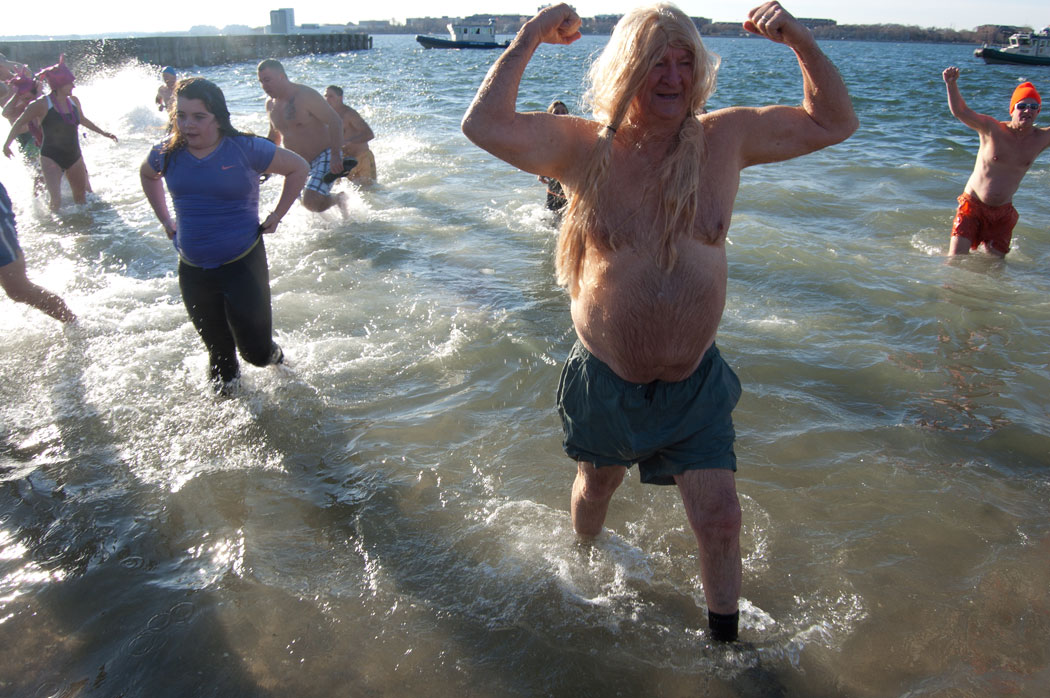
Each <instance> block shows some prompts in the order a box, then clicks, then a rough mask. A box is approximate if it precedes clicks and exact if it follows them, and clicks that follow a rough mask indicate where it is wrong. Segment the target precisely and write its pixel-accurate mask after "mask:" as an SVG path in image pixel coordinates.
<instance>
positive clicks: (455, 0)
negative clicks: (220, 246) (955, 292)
mask: <svg viewBox="0 0 1050 698" xmlns="http://www.w3.org/2000/svg"><path fill="white" fill-rule="evenodd" d="M542 4H545V3H540V2H529V1H528V0H444V1H442V2H433V1H432V0H426V1H423V0H391V1H390V2H386V3H383V5H382V9H380V8H379V7H378V6H370V5H369V4H367V3H360V4H357V3H355V5H353V6H349V5H347V4H343V3H339V2H330V1H329V2H321V1H319V0H305V1H296V0H291V1H286V0H273V2H272V3H270V4H263V3H260V2H258V0H251V2H249V1H248V0H229V1H228V2H225V3H216V4H215V5H212V6H209V7H208V8H207V12H190V11H181V10H183V8H186V9H187V10H189V9H196V8H197V7H200V6H193V5H180V4H178V3H176V4H175V5H170V6H158V5H154V4H150V3H143V2H138V1H136V2H132V1H131V0H110V1H108V2H105V3H89V2H84V1H83V0H79V1H78V2H72V1H70V0H52V2H49V3H48V4H47V5H46V6H44V7H42V6H36V5H33V4H32V3H25V2H22V3H14V2H12V3H8V7H6V8H5V9H4V12H3V21H2V24H0V32H2V35H3V36H20V35H43V36H64V35H71V34H79V35H88V34H121V33H129V32H180V31H188V30H189V29H190V28H191V27H193V26H199V25H205V26H208V25H210V26H214V27H218V28H220V29H221V28H222V27H225V26H230V25H246V26H250V27H260V26H265V25H268V24H269V22H270V10H276V9H279V8H282V7H290V8H292V9H293V10H295V21H296V23H297V24H309V23H312V24H346V23H347V22H355V23H356V22H361V21H365V20H392V21H395V22H397V23H403V22H404V21H405V19H407V18H409V17H427V16H430V17H441V16H446V15H447V16H449V17H463V16H469V15H473V14H494V15H502V14H521V15H530V14H533V13H534V12H536V10H537V8H538V7H539V6H541V5H542ZM571 4H573V6H574V7H576V9H577V11H578V12H579V13H580V14H581V15H582V16H585V17H593V16H595V15H609V14H623V13H624V12H625V11H627V10H629V9H630V8H631V7H634V6H636V5H638V4H641V3H639V2H637V1H636V0H581V1H580V2H576V3H571ZM677 4H678V6H679V7H681V8H682V9H683V10H684V11H686V12H687V13H689V14H690V15H692V16H701V17H707V18H710V19H712V20H714V21H716V22H742V21H743V20H744V18H745V16H746V15H747V12H748V11H749V10H750V9H751V8H753V7H755V6H756V5H758V4H760V3H758V2H757V1H756V0H724V1H722V2H700V1H697V0H684V1H682V2H678V3H677ZM783 4H784V7H785V8H786V9H787V10H788V11H790V12H791V13H792V14H794V15H795V16H798V17H818V18H824V19H833V20H835V21H836V22H838V23H839V24H907V25H917V26H920V27H939V28H949V29H965V30H968V29H973V28H975V27H977V26H980V25H984V24H997V25H1015V26H1022V25H1027V26H1031V27H1034V28H1036V29H1039V28H1041V27H1044V26H1047V25H1048V24H1050V3H1048V2H1047V1H1046V0H999V1H998V2H987V0H958V1H957V2H950V3H949V2H943V1H942V2H915V1H914V0H879V1H877V2H876V1H872V0H862V1H861V2H853V3H843V2H841V1H840V0H799V1H798V2H791V1H785V2H784V3H783ZM165 7H169V8H170V9H164V8H165Z"/></svg>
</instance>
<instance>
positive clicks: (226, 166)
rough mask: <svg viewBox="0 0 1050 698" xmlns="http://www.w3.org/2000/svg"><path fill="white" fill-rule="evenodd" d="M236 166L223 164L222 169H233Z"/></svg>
mask: <svg viewBox="0 0 1050 698" xmlns="http://www.w3.org/2000/svg"><path fill="white" fill-rule="evenodd" d="M234 167H237V166H236V165H223V166H222V169H224V170H232V169H233V168H234Z"/></svg>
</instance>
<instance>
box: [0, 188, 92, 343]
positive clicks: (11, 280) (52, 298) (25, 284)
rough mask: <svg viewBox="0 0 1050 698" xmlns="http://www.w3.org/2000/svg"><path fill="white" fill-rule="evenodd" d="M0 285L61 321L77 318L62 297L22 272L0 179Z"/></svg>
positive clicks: (21, 257)
mask: <svg viewBox="0 0 1050 698" xmlns="http://www.w3.org/2000/svg"><path fill="white" fill-rule="evenodd" d="M0 286H2V287H3V289H4V293H6V294H7V297H8V298H10V299H11V300H13V301H14V302H16V303H25V304H26V305H31V306H33V307H34V308H36V309H37V310H40V311H42V312H45V313H47V314H48V315H50V316H51V317H53V318H55V319H56V320H61V321H62V322H73V321H74V320H76V319H77V316H76V315H74V314H73V311H71V310H70V309H69V306H67V305H66V302H65V301H63V300H62V299H61V298H59V297H58V296H56V295H55V294H54V293H51V292H50V291H48V290H46V289H43V288H41V287H39V286H37V285H36V284H34V283H33V282H32V281H30V280H29V277H28V276H26V260H25V255H24V254H23V253H22V248H21V247H20V246H19V244H18V229H17V228H16V227H15V212H14V208H13V207H12V205H11V197H10V196H8V194H7V189H6V188H4V185H3V182H0Z"/></svg>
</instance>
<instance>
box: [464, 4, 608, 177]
mask: <svg viewBox="0 0 1050 698" xmlns="http://www.w3.org/2000/svg"><path fill="white" fill-rule="evenodd" d="M579 38H580V18H579V17H578V16H577V15H576V12H575V11H573V9H572V8H571V7H569V6H568V5H565V4H562V5H556V6H554V7H548V8H545V9H544V10H542V11H541V12H540V13H539V14H537V15H536V16H535V17H533V18H532V19H530V20H529V21H528V22H526V23H525V26H523V27H522V28H521V31H519V32H518V34H517V36H515V37H514V40H513V41H512V42H511V44H510V46H509V47H508V48H507V49H506V50H505V51H504V52H503V54H502V55H501V56H500V57H499V59H498V60H497V61H496V63H495V64H494V65H493V66H492V68H491V69H489V72H488V74H487V75H486V76H485V79H484V81H483V82H482V83H481V87H480V88H478V93H477V95H475V97H474V101H473V102H472V103H471V105H470V107H469V108H468V109H467V113H466V114H465V115H464V116H463V124H462V127H463V133H464V134H466V136H467V138H469V139H470V140H471V141H473V142H474V143H475V144H476V145H478V146H479V147H481V148H483V149H485V150H487V151H488V152H490V153H492V154H493V155H495V156H496V157H498V158H500V159H501V160H505V161H507V162H509V163H510V164H512V165H514V166H515V167H518V168H520V169H523V170H526V171H528V172H532V173H533V174H556V173H555V172H552V171H550V166H551V164H552V163H554V162H557V161H559V160H563V159H565V158H568V157H572V156H573V155H572V151H573V150H574V147H575V145H576V143H577V142H578V140H579V139H578V138H576V137H575V136H574V131H578V130H580V129H581V128H584V129H585V128H586V126H583V125H584V124H590V123H591V122H587V121H585V120H583V119H575V118H571V117H569V118H567V117H565V116H555V115H553V114H548V113H547V112H529V113H519V112H518V111H517V100H518V87H519V86H520V84H521V78H522V75H524V73H525V66H527V65H528V63H529V60H530V59H531V58H532V55H533V53H535V51H536V49H537V48H538V47H539V45H540V44H542V43H548V44H571V43H572V42H574V41H576V40H577V39H579ZM594 130H596V129H594Z"/></svg>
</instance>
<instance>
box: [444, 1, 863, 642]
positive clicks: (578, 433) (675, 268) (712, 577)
mask: <svg viewBox="0 0 1050 698" xmlns="http://www.w3.org/2000/svg"><path fill="white" fill-rule="evenodd" d="M580 24H581V22H580V18H579V16H578V15H577V14H576V12H575V11H574V10H573V9H572V8H571V7H569V6H568V5H564V4H561V5H556V6H553V7H548V8H545V9H543V10H541V11H540V12H539V14H537V15H536V16H535V17H533V18H532V19H530V20H529V21H528V22H526V23H525V26H524V27H522V29H521V31H519V32H518V34H517V36H515V37H514V39H513V41H511V44H510V46H509V47H508V48H507V49H506V50H505V51H503V52H502V55H501V56H500V57H499V58H498V59H497V60H496V63H495V64H494V65H493V67H492V68H491V69H490V70H489V72H488V75H486V77H485V79H484V81H483V82H482V84H481V87H480V88H479V89H478V92H477V95H476V96H475V98H474V101H473V103H472V104H471V105H470V108H469V109H468V110H467V113H466V115H465V116H464V117H463V132H464V133H465V134H466V136H467V137H468V138H469V139H470V140H472V141H474V143H476V144H477V145H479V146H480V147H482V148H484V149H485V150H487V151H489V152H490V153H492V154H493V155H495V156H496V157H499V158H501V159H503V160H505V161H507V162H508V163H510V164H512V165H514V166H516V167H518V168H520V169H522V170H525V171H526V172H531V173H533V174H537V175H545V176H547V177H554V178H555V179H557V180H558V181H559V182H561V184H562V186H563V187H564V188H565V191H566V192H567V193H568V195H569V197H568V198H569V204H568V206H567V207H566V213H565V217H564V220H563V222H562V226H561V231H560V234H559V236H558V245H557V252H556V256H555V268H556V270H557V275H558V280H559V282H560V283H561V284H562V285H564V286H565V287H566V288H567V289H568V293H569V301H570V314H571V315H572V321H573V326H574V328H575V330H576V335H577V338H578V339H577V342H576V345H575V346H574V347H573V349H572V350H571V351H570V353H569V357H568V359H567V360H566V362H565V365H564V368H563V370H562V376H561V381H560V384H559V388H558V406H559V412H560V414H561V419H562V426H563V429H564V433H565V439H564V441H563V446H564V449H565V452H566V454H567V455H568V456H569V457H570V458H571V459H572V460H573V461H575V466H576V471H575V481H574V482H573V485H572V491H571V498H570V512H571V517H572V525H573V529H574V530H575V531H576V534H577V535H578V536H579V537H580V538H581V539H583V540H589V539H593V537H594V536H597V535H598V534H599V533H600V532H601V530H602V527H603V525H604V523H605V517H606V514H607V513H608V510H609V504H610V502H611V500H612V496H613V493H614V492H615V491H616V490H617V488H618V487H619V486H620V484H621V483H622V482H623V479H624V476H625V475H626V473H627V469H628V467H630V466H632V465H634V464H638V467H639V472H640V478H641V480H642V482H645V483H650V484H656V485H673V486H676V487H677V488H678V491H679V492H680V494H681V497H682V502H683V504H684V508H685V516H686V519H687V521H688V522H689V525H690V527H691V528H692V531H693V534H694V537H695V538H696V542H697V545H698V548H699V558H698V559H699V563H700V565H699V566H700V577H701V580H702V582H703V591H704V597H705V598H706V601H707V610H708V624H709V626H710V630H711V637H712V638H713V639H715V640H718V641H732V640H735V639H736V637H737V628H738V622H739V597H740V585H741V558H740V526H741V511H740V502H739V499H738V497H737V491H736V478H735V471H736V467H737V465H736V454H735V452H734V450H733V443H734V440H735V432H734V429H733V420H732V411H733V408H734V406H735V405H736V403H737V400H738V399H739V397H740V381H739V380H738V379H737V377H736V375H735V374H734V373H733V370H732V369H731V368H730V367H729V364H728V363H727V362H726V361H725V360H724V359H723V358H722V356H721V354H720V353H719V350H718V347H716V346H715V335H716V334H717V331H718V325H719V322H720V321H721V319H722V313H723V311H724V309H725V303H726V279H727V277H728V263H727V259H726V234H727V232H728V230H729V224H730V221H731V220H732V214H733V204H734V201H735V199H736V195H737V189H738V187H739V184H740V171H741V170H742V169H743V168H745V167H750V166H752V165H759V164H762V163H769V162H779V161H782V160H788V159H791V158H794V157H798V156H800V155H805V154H806V153H811V152H813V151H815V150H819V149H821V148H825V147H827V146H830V145H833V144H835V143H839V142H840V141H843V140H845V139H846V138H848V137H849V136H850V135H851V134H852V133H853V132H854V131H855V130H856V129H857V117H856V115H855V114H854V112H853V105H852V103H851V102H850V97H849V93H848V92H847V91H846V85H845V84H844V83H843V81H842V78H841V77H840V76H839V73H838V71H837V70H836V69H835V66H834V65H833V64H832V63H831V61H830V60H828V58H827V56H825V55H824V53H823V52H822V51H821V50H820V47H819V46H818V45H817V42H816V40H815V39H814V38H813V35H812V34H811V33H810V31H809V30H808V29H807V28H806V27H805V26H804V25H803V24H802V23H801V22H799V21H798V20H797V19H795V18H794V17H793V16H791V14H790V13H788V12H787V10H785V9H784V8H783V7H781V6H780V3H778V2H768V3H765V4H763V5H761V6H759V7H757V8H755V9H753V10H752V11H751V12H750V14H749V15H748V19H747V20H746V21H745V22H744V29H745V30H747V31H748V32H751V33H752V34H756V35H758V36H760V37H764V38H765V39H768V40H770V41H774V42H776V43H780V44H784V45H786V46H787V47H788V48H789V49H791V50H792V51H793V52H794V54H795V57H796V58H797V59H798V64H799V67H800V68H801V70H802V81H801V82H802V104H801V106H765V107H759V108H750V107H727V108H725V109H718V110H715V111H712V112H710V113H707V114H704V113H702V112H703V107H704V104H705V103H706V101H707V98H708V97H709V96H710V94H711V93H712V91H713V90H714V86H715V77H716V74H717V69H718V60H717V57H716V56H713V55H712V54H710V53H708V52H707V50H706V49H705V48H704V45H703V42H702V41H701V40H700V34H699V32H698V31H697V29H696V25H695V24H694V23H693V20H692V19H690V18H689V16H688V15H686V14H685V13H684V12H682V11H681V10H679V9H678V8H677V7H675V6H674V5H670V4H667V3H661V4H658V5H652V6H649V7H641V8H637V9H634V10H632V11H630V12H628V13H627V14H626V15H624V16H623V18H622V19H621V20H620V21H619V22H618V23H617V25H616V28H615V29H614V30H613V33H612V36H611V37H610V38H609V41H608V43H607V44H606V47H605V49H604V50H603V51H602V53H601V55H600V56H599V57H598V58H597V60H596V61H595V62H594V64H593V66H592V68H591V72H590V89H589V90H588V92H587V94H588V95H589V99H590V101H591V103H592V105H593V109H592V112H593V115H594V119H593V120H592V119H585V118H581V117H577V116H572V115H570V116H554V115H552V114H548V113H546V112H519V111H517V97H518V89H519V86H520V84H521V81H522V77H523V75H524V73H525V68H526V66H527V65H528V63H529V60H530V59H531V58H532V56H533V54H534V53H535V52H536V49H538V48H539V47H540V46H541V45H542V44H545V43H546V44H570V43H572V42H574V41H576V40H577V39H579V38H580Z"/></svg>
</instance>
